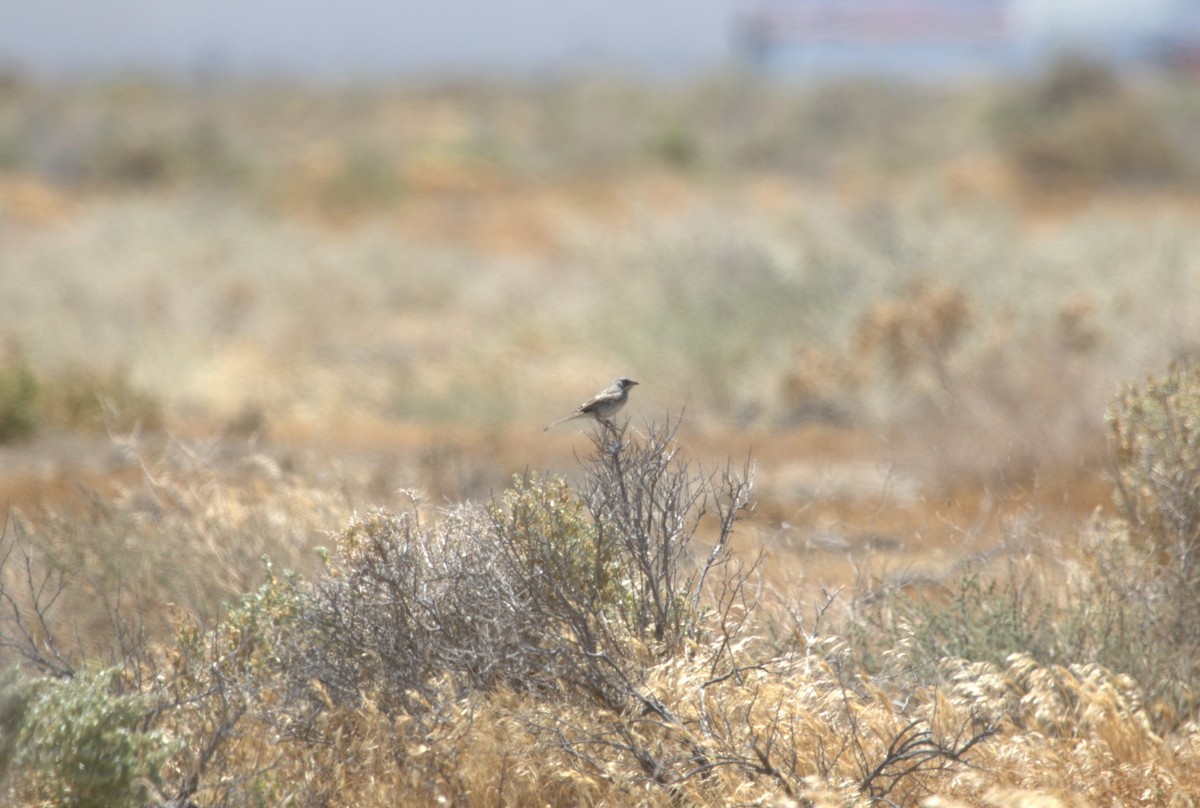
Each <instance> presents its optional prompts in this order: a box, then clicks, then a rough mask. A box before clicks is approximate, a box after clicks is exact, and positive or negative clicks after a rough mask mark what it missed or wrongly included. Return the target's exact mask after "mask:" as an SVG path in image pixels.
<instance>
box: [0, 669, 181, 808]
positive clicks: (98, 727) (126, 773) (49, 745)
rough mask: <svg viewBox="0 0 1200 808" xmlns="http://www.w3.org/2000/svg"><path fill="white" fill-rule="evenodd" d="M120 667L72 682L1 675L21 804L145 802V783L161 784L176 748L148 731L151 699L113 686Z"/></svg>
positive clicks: (5, 729) (14, 784) (0, 694)
mask: <svg viewBox="0 0 1200 808" xmlns="http://www.w3.org/2000/svg"><path fill="white" fill-rule="evenodd" d="M117 675H118V674H117V671H116V670H115V669H108V670H97V671H93V672H89V673H85V674H81V675H79V676H77V677H76V678H73V679H31V678H28V677H26V676H24V675H23V674H21V673H18V672H17V671H15V670H11V671H9V672H8V673H7V674H6V675H5V676H4V678H3V679H2V680H0V702H3V703H6V704H9V705H19V707H17V708H15V709H10V710H7V711H6V712H5V713H3V714H0V720H2V721H3V724H2V725H0V731H2V733H3V735H2V737H3V739H4V741H5V744H6V745H8V744H11V747H10V748H11V750H12V754H11V759H10V761H9V764H10V777H9V782H8V784H7V785H8V789H9V791H8V795H9V796H10V797H12V798H14V801H16V802H22V801H23V802H29V803H42V802H44V803H49V804H54V805H80V806H96V807H97V808H99V806H109V807H110V808H120V806H137V805H142V804H144V803H145V801H146V800H145V798H146V796H147V795H146V794H145V793H139V792H140V791H142V790H143V789H142V787H141V786H140V785H139V781H143V780H144V781H145V782H146V783H148V784H150V785H153V786H157V784H158V772H159V768H160V767H161V766H162V765H163V763H164V762H165V761H166V759H167V757H168V756H169V755H170V753H171V751H172V750H171V744H170V743H168V741H167V739H166V737H165V736H164V734H163V733H161V732H159V731H156V730H149V731H147V730H144V729H143V728H142V723H143V721H144V719H145V717H146V713H147V701H146V700H145V699H144V698H142V697H139V696H131V695H121V694H119V693H118V692H116V690H115V688H114V683H115V679H116V677H117Z"/></svg>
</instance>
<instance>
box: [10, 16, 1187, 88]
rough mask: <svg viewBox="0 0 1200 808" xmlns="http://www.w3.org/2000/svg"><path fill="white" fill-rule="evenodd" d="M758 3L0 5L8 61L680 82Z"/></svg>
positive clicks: (48, 65) (721, 46)
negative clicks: (624, 71)
mask: <svg viewBox="0 0 1200 808" xmlns="http://www.w3.org/2000/svg"><path fill="white" fill-rule="evenodd" d="M1173 2H1186V0H1128V1H1127V2H1121V1H1120V0H1013V5H1014V18H1015V20H1016V21H1017V23H1018V24H1019V25H1020V26H1021V27H1022V29H1023V30H1029V31H1037V30H1048V29H1051V28H1056V27H1057V28H1064V27H1065V28H1071V27H1078V26H1080V25H1090V26H1097V25H1098V26H1103V27H1108V28H1113V29H1119V28H1128V27H1130V26H1133V27H1136V26H1137V25H1138V24H1139V23H1146V22H1147V21H1157V20H1158V19H1159V18H1161V17H1162V16H1163V14H1164V13H1165V11H1166V9H1167V8H1168V7H1169V6H1170V5H1171V4H1172V3H1173ZM753 4H754V2H753V0H656V1H654V2H645V0H433V1H432V2H415V1H414V0H393V1H392V2H387V1H386V0H0V63H3V62H16V63H18V64H20V65H23V66H25V67H27V68H29V69H33V70H36V71H52V72H58V71H63V70H68V71H90V70H97V69H99V70H111V69H120V68H123V67H129V66H134V67H152V68H169V69H174V70H183V71H188V70H192V69H195V68H204V69H220V70H233V71H238V72H244V71H257V70H263V69H266V70H274V71H280V72H295V71H301V72H308V73H319V74H325V75H330V76H338V75H345V74H354V73H360V72H364V71H366V72H375V73H379V72H383V73H389V72H397V71H414V70H417V71H421V70H434V69H438V68H444V67H447V66H449V67H457V68H460V69H472V68H493V69H494V68H501V69H508V70H518V71H528V70H539V69H544V68H547V67H551V68H552V67H559V66H562V65H565V64H578V63H581V62H582V63H585V64H586V63H601V64H618V65H623V66H627V67H630V68H633V69H651V70H655V71H678V70H686V69H690V68H695V67H707V66H711V65H713V64H719V63H720V62H722V61H725V60H727V59H728V58H729V57H730V47H729V22H730V19H731V17H732V15H733V14H734V12H735V11H736V10H738V9H743V8H746V7H747V6H748V5H753Z"/></svg>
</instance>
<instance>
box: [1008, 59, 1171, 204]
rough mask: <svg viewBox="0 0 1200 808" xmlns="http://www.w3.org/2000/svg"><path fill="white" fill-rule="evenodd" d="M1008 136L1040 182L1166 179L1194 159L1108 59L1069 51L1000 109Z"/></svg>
mask: <svg viewBox="0 0 1200 808" xmlns="http://www.w3.org/2000/svg"><path fill="white" fill-rule="evenodd" d="M998 118H999V120H1000V126H999V129H1000V140H1001V144H1002V148H1004V149H1005V150H1006V151H1007V153H1008V155H1009V156H1010V158H1011V159H1012V161H1013V162H1014V164H1015V166H1016V168H1017V170H1018V172H1019V173H1020V174H1021V176H1022V177H1024V178H1025V179H1026V180H1028V181H1029V182H1030V183H1032V184H1033V185H1035V186H1037V187H1040V188H1045V187H1053V186H1060V187H1068V188H1069V187H1072V186H1089V185H1095V184H1105V183H1113V182H1130V181H1140V182H1145V181H1152V182H1163V181H1167V180H1170V179H1172V178H1174V177H1177V176H1179V175H1180V173H1181V172H1182V171H1183V169H1184V168H1185V167H1186V166H1185V163H1186V160H1185V158H1184V155H1183V152H1182V151H1181V149H1180V148H1179V146H1178V144H1177V143H1176V142H1175V140H1174V139H1173V138H1172V136H1171V133H1170V132H1169V130H1168V128H1167V126H1166V124H1165V122H1164V120H1163V119H1162V117H1161V116H1160V115H1158V114H1157V112H1156V110H1155V109H1154V108H1153V107H1152V106H1151V105H1150V104H1148V103H1146V101H1145V100H1143V99H1142V98H1140V97H1138V96H1137V95H1136V94H1135V93H1134V92H1133V91H1132V90H1131V89H1130V88H1129V87H1127V86H1126V85H1125V84H1124V83H1123V82H1122V81H1121V80H1120V78H1119V77H1118V76H1117V74H1116V73H1115V72H1113V70H1112V69H1111V68H1109V67H1108V66H1106V65H1104V64H1103V63H1099V62H1095V61H1092V60H1090V59H1086V58H1083V57H1078V56H1073V57H1067V58H1064V59H1062V60H1060V61H1059V62H1058V63H1056V64H1055V65H1054V66H1053V67H1051V69H1050V70H1049V71H1048V72H1047V73H1046V74H1045V75H1043V76H1042V77H1041V78H1040V79H1038V80H1037V81H1035V82H1034V83H1033V84H1031V85H1030V86H1028V87H1026V88H1025V89H1024V90H1023V91H1021V92H1020V93H1018V94H1016V95H1014V96H1013V97H1012V98H1010V99H1009V100H1008V102H1007V103H1006V104H1005V105H1003V106H1002V108H1001V110H1000V111H999V115H998Z"/></svg>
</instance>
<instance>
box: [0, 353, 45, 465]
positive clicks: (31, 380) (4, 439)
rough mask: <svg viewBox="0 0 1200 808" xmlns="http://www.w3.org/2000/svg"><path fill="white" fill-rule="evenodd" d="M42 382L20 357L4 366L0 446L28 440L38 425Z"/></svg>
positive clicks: (1, 369)
mask: <svg viewBox="0 0 1200 808" xmlns="http://www.w3.org/2000/svg"><path fill="white" fill-rule="evenodd" d="M37 399H38V381H37V377H36V376H35V375H34V373H33V369H32V368H31V367H30V366H29V363H28V362H27V361H26V360H25V358H24V357H23V356H22V355H20V354H14V355H10V356H9V357H8V358H7V360H6V361H5V362H4V364H2V365H0V443H11V442H12V441H14V440H19V439H21V438H28V437H29V436H30V435H32V434H33V433H34V431H35V430H36V429H37V426H38V420H39V418H38V409H37Z"/></svg>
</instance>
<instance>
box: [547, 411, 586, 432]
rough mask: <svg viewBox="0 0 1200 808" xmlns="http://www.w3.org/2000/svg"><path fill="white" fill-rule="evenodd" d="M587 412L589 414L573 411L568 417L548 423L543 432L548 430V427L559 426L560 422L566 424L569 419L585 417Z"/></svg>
mask: <svg viewBox="0 0 1200 808" xmlns="http://www.w3.org/2000/svg"><path fill="white" fill-rule="evenodd" d="M586 414H587V413H583V412H574V413H571V414H570V415H568V416H567V417H566V418H559V419H558V420H557V421H555V422H554V423H552V424H549V425H547V426H546V427H545V428H544V429H543V430H542V431H543V432H545V431H547V430H548V429H550V427H554V426H558V425H559V424H565V423H566V422H567V421H574V420H575V419H576V418H581V417H583V416H584V415H586Z"/></svg>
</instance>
